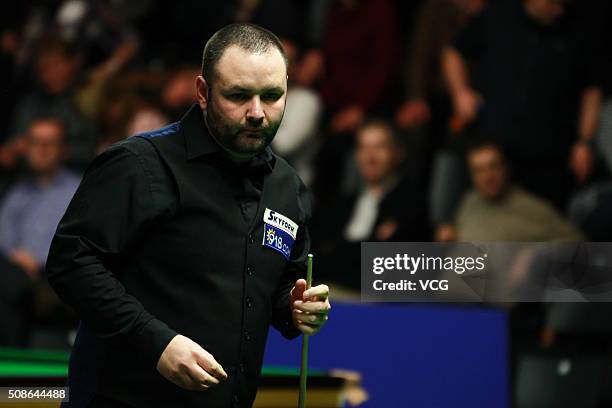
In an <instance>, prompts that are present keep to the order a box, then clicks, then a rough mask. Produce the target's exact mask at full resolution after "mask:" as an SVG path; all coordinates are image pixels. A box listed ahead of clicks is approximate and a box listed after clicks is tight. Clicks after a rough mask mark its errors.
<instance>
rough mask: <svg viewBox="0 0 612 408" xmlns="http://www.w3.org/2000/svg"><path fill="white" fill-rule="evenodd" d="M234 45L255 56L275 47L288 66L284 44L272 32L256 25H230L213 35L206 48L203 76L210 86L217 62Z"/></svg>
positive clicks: (203, 56)
mask: <svg viewBox="0 0 612 408" xmlns="http://www.w3.org/2000/svg"><path fill="white" fill-rule="evenodd" d="M232 45H237V46H238V47H240V48H242V49H244V50H246V51H250V52H252V53H254V54H260V53H265V52H267V51H268V50H269V49H270V47H274V48H276V49H277V50H278V51H279V52H280V53H281V55H282V57H283V60H284V61H285V66H287V65H288V60H287V53H286V52H285V48H284V47H283V44H282V43H281V41H280V40H279V39H278V37H277V36H276V35H274V33H272V32H271V31H270V30H266V29H265V28H263V27H260V26H258V25H255V24H244V23H236V24H230V25H227V26H225V27H223V28H222V29H220V30H219V31H217V32H216V33H215V34H213V36H212V37H210V39H209V40H208V41H207V42H206V45H205V46H204V52H203V53H202V76H203V77H204V79H206V82H208V83H209V84H210V82H211V80H212V79H213V78H214V76H215V73H214V71H215V66H216V65H217V62H219V60H220V59H221V57H222V56H223V53H224V52H225V50H226V49H227V48H228V47H230V46H232Z"/></svg>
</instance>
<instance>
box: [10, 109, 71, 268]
mask: <svg viewBox="0 0 612 408" xmlns="http://www.w3.org/2000/svg"><path fill="white" fill-rule="evenodd" d="M64 134H65V130H64V125H63V124H62V122H61V121H60V120H59V119H57V118H53V117H46V118H38V119H35V120H33V121H32V123H31V124H30V126H29V128H28V130H27V133H26V148H25V150H26V162H27V168H28V174H27V176H25V177H24V178H23V179H22V180H20V181H18V182H17V183H16V184H15V185H14V186H13V187H12V188H11V189H10V190H9V191H8V192H7V194H6V196H5V197H3V200H2V202H1V204H0V251H1V252H2V254H3V255H4V256H5V257H7V258H9V259H11V260H12V261H13V263H15V264H17V265H19V266H20V267H21V269H22V270H23V271H24V272H26V273H27V274H28V275H29V276H30V277H31V278H36V277H37V276H38V275H39V274H40V272H41V267H42V266H43V265H44V264H45V262H46V259H47V253H48V252H49V245H50V244H51V239H52V238H53V234H54V233H55V229H56V227H57V223H58V222H59V220H60V218H61V217H62V215H63V214H64V211H65V210H66V207H67V206H68V202H69V201H70V199H71V198H72V195H73V194H74V192H75V191H76V188H77V186H78V184H79V177H78V176H77V175H75V174H73V173H71V172H70V171H68V170H66V169H65V168H64V160H65V156H66V152H67V147H66V145H65V141H64Z"/></svg>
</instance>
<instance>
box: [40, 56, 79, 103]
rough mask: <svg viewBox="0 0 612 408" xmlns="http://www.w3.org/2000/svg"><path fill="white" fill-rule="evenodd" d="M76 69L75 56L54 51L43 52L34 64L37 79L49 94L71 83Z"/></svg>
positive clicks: (56, 92)
mask: <svg viewBox="0 0 612 408" xmlns="http://www.w3.org/2000/svg"><path fill="white" fill-rule="evenodd" d="M76 70H77V62H76V58H71V57H68V56H66V55H63V54H62V53H61V52H56V51H51V52H46V53H45V52H43V53H42V54H41V55H40V56H39V57H38V60H37V64H36V72H37V76H38V80H39V81H40V83H41V84H42V86H43V87H44V88H45V90H47V92H49V93H51V94H58V93H60V92H63V91H64V90H66V89H67V88H68V87H69V86H70V85H71V84H72V81H73V79H74V76H75V74H76Z"/></svg>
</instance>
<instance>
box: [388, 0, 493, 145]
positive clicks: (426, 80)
mask: <svg viewBox="0 0 612 408" xmlns="http://www.w3.org/2000/svg"><path fill="white" fill-rule="evenodd" d="M484 4H485V0H427V1H425V3H424V4H423V6H422V7H421V10H420V12H419V14H418V19H417V21H416V25H415V28H414V32H413V34H412V40H411V50H410V54H409V58H408V61H407V64H406V68H405V77H406V100H405V102H404V103H403V104H402V105H401V106H400V108H399V109H398V111H397V113H396V123H397V125H398V126H400V127H401V128H402V129H414V128H417V127H420V126H423V125H424V124H427V123H431V124H432V126H435V129H432V132H431V136H433V137H435V138H436V139H440V138H441V137H442V136H444V135H445V134H446V126H447V123H448V119H449V115H450V112H451V108H450V100H449V97H448V91H447V88H446V84H445V83H444V79H443V77H442V70H441V66H440V57H441V54H442V50H443V49H444V47H446V46H447V45H448V43H449V42H450V41H451V40H452V38H453V37H454V36H455V35H456V33H457V32H458V31H459V30H460V29H461V28H463V27H464V26H465V25H466V23H468V21H469V20H470V18H471V17H472V16H474V15H475V14H477V13H479V12H481V11H482V8H483V7H484ZM436 144H437V143H436Z"/></svg>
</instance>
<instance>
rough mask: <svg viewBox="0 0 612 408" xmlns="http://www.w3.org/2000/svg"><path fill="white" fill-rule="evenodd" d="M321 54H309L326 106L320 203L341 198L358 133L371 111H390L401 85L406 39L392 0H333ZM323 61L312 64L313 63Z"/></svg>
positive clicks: (317, 187) (308, 61)
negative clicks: (398, 82) (340, 188)
mask: <svg viewBox="0 0 612 408" xmlns="http://www.w3.org/2000/svg"><path fill="white" fill-rule="evenodd" d="M325 22H326V23H325V29H324V34H323V39H322V45H321V49H320V54H319V58H318V59H317V58H314V59H313V58H312V52H311V53H310V56H307V57H305V66H307V67H308V66H310V65H317V64H318V65H317V66H316V67H310V69H309V70H310V71H312V72H313V73H312V74H310V76H311V77H313V78H319V79H320V93H321V98H322V99H323V104H324V115H323V122H322V127H323V132H322V135H323V145H322V147H321V152H320V153H319V155H318V156H317V162H316V166H317V169H318V177H317V178H316V179H315V183H314V185H313V190H314V194H315V198H316V201H315V205H322V206H325V205H326V204H327V203H329V201H331V200H333V199H334V198H335V197H336V196H337V194H336V193H337V191H338V186H339V185H341V184H342V179H343V178H344V177H345V169H346V165H347V160H350V156H349V155H350V151H351V150H352V148H353V147H354V145H355V142H354V140H353V138H352V137H349V136H351V135H353V134H354V132H355V131H356V130H357V128H358V127H359V126H360V124H361V123H362V121H363V120H364V118H365V117H366V116H367V115H371V114H377V113H380V111H382V110H385V109H389V108H390V106H391V104H392V100H391V99H392V98H391V97H392V95H393V94H394V93H396V91H397V89H395V88H394V87H393V83H394V82H395V80H396V79H397V77H398V75H399V72H400V66H399V64H398V60H399V56H400V49H401V45H400V38H399V29H398V21H397V15H396V12H395V9H394V5H393V3H392V2H391V0H335V1H330V2H329V5H328V8H327V12H326V15H325ZM313 60H314V61H316V62H317V64H312V61H313Z"/></svg>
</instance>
